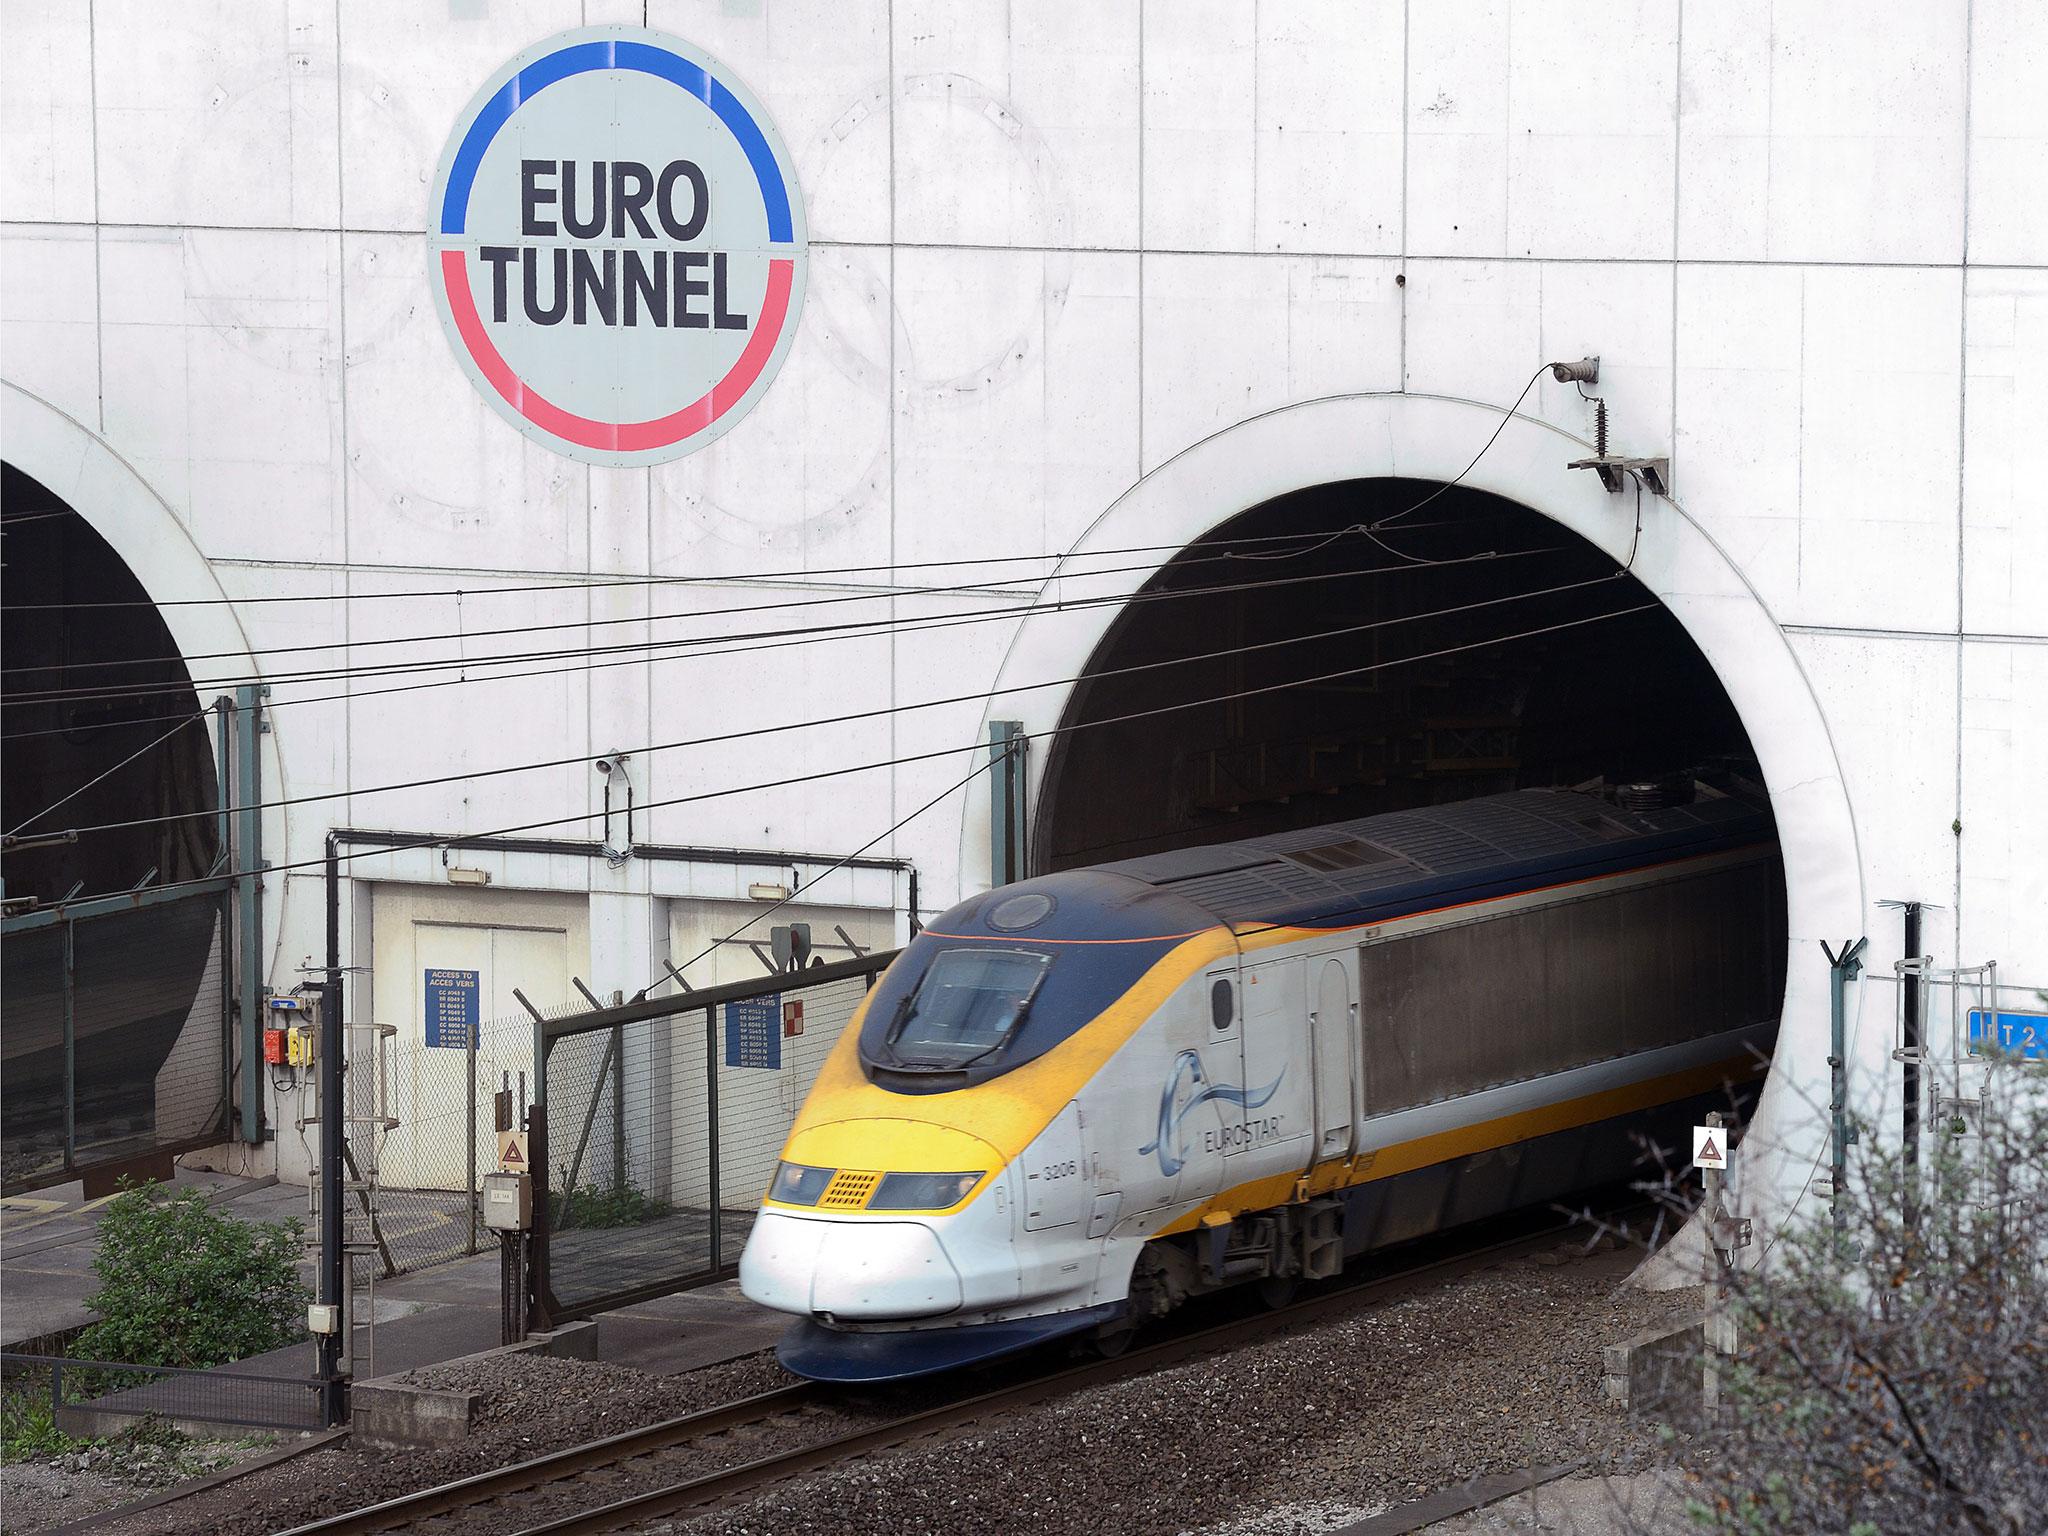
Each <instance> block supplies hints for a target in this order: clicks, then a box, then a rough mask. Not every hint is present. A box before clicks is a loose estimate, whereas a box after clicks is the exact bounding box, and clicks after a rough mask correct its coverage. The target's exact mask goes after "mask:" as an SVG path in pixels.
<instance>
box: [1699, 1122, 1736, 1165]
mask: <svg viewBox="0 0 2048 1536" xmlns="http://www.w3.org/2000/svg"><path fill="white" fill-rule="evenodd" d="M1692 1161H1693V1166H1694V1167H1695V1168H1726V1167H1727V1166H1728V1138H1727V1137H1726V1136H1725V1135H1723V1134H1722V1131H1721V1128H1720V1127H1719V1126H1715V1125H1696V1126H1694V1127H1693V1128H1692Z"/></svg>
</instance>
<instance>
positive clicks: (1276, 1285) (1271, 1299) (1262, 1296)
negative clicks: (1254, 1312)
mask: <svg viewBox="0 0 2048 1536" xmlns="http://www.w3.org/2000/svg"><path fill="white" fill-rule="evenodd" d="M1300 1289H1301V1282H1300V1281H1299V1280H1297V1279H1296V1278H1295V1277H1294V1276H1293V1275H1269V1276H1267V1277H1266V1278H1265V1279H1264V1280H1261V1281H1260V1282H1259V1283H1258V1293H1259V1301H1260V1303H1261V1304H1262V1305H1264V1306H1265V1308H1266V1309H1267V1310H1268V1311H1271V1312H1278V1311H1280V1310H1281V1309H1282V1308H1283V1307H1288V1306H1292V1305H1293V1304H1294V1294H1295V1292H1296V1291H1298V1290H1300Z"/></svg>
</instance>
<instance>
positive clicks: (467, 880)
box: [448, 864, 491, 885]
mask: <svg viewBox="0 0 2048 1536" xmlns="http://www.w3.org/2000/svg"><path fill="white" fill-rule="evenodd" d="M448 883H449V884H450V885H489V884H490V883H491V872H490V871H489V870H488V869H464V868H462V866H460V865H459V864H450V865H449V866H448Z"/></svg>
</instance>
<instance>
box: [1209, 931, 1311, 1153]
mask: <svg viewBox="0 0 2048 1536" xmlns="http://www.w3.org/2000/svg"><path fill="white" fill-rule="evenodd" d="M1306 966H1307V962H1306V961H1304V960H1301V959H1299V958H1297V959H1291V960H1268V961H1265V962H1264V963H1263V964H1260V965H1248V966H1246V967H1245V968H1244V972H1243V975H1244V1083H1243V1087H1242V1089H1241V1094H1240V1095H1239V1096H1241V1098H1242V1108H1241V1110H1240V1112H1239V1113H1240V1114H1241V1116H1242V1124H1243V1126H1244V1131H1243V1134H1242V1136H1241V1138H1240V1139H1239V1141H1238V1144H1237V1149H1238V1150H1240V1151H1242V1152H1245V1153H1248V1154H1251V1156H1250V1166H1249V1167H1248V1168H1247V1170H1246V1171H1245V1172H1244V1173H1236V1174H1234V1173H1232V1172H1230V1171H1229V1170H1226V1171H1225V1173H1224V1177H1223V1182H1224V1185H1225V1186H1226V1187H1227V1186H1229V1185H1230V1184H1231V1183H1233V1182H1235V1181H1237V1180H1238V1179H1242V1178H1246V1177H1258V1176H1261V1175H1264V1174H1270V1173H1272V1172H1275V1171H1276V1170H1277V1169H1279V1168H1281V1167H1306V1166H1307V1165H1308V1162H1309V1153H1310V1149H1311V1148H1312V1147H1313V1145H1314V1140H1313V1127H1312V1125H1311V1123H1310V1122H1311V1121H1312V1120H1313V1119H1314V1118H1315V1064H1314V1057H1313V1055H1312V1052H1311V1049H1310V1046H1309V1028H1308V1012H1309V1010H1308V998H1307V997H1306V995H1305V993H1306V982H1305V978H1304V976H1303V974H1302V973H1303V971H1304V970H1305V969H1306Z"/></svg>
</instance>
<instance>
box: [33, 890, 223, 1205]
mask: <svg viewBox="0 0 2048 1536" xmlns="http://www.w3.org/2000/svg"><path fill="white" fill-rule="evenodd" d="M229 883H230V882H228V881H225V880H223V881H218V882H208V886H207V888H205V889H201V890H198V891H194V892H191V893H189V894H180V895H177V896H172V897H156V898H152V897H151V896H150V895H149V894H148V893H137V894H136V895H134V896H127V897H115V898H112V899H111V900H109V901H96V902H92V903H89V904H79V905H77V906H74V907H71V908H63V907H59V908H54V909H52V910H50V911H48V912H31V913H28V914H26V915H25V916H20V917H11V918H8V919H7V920H6V923H5V925H4V929H0V996H4V997H5V998H6V1007H7V1028H6V1032H5V1036H4V1051H5V1063H4V1069H0V1124H4V1126H5V1130H4V1133H0V1157H4V1169H0V1174H4V1187H5V1191H6V1192H7V1193H8V1194H13V1193H16V1192H17V1191H20V1190H24V1189H36V1188H41V1187H44V1186H47V1185H50V1184H58V1183H63V1182H65V1181H66V1180H68V1179H73V1178H78V1177H81V1176H84V1177H94V1176H99V1177H111V1176H112V1175H113V1174H114V1173H115V1172H117V1171H119V1170H120V1169H122V1168H123V1167H126V1166H134V1167H138V1168H143V1169H147V1168H149V1167H150V1165H151V1164H153V1163H154V1164H157V1165H161V1164H163V1163H165V1162H167V1161H168V1159H169V1158H170V1157H171V1156H172V1155H174V1154H176V1153H178V1152H182V1151H187V1150H189V1149H191V1148H195V1147H204V1146H211V1145H213V1144H214V1143H216V1142H218V1141H221V1140H222V1139H224V1138H225V1137H226V1135H227V1134H228V1127H229V1118H228V1106H229V1074H230V1070H231V1061H232V1058H231V1055H230V1047H229V1038H230V1036H229V1031H230V1027H231V1021H230V1016H229V1000H230V988H229V985H228V973H227V966H228V953H227V932H228V930H227V907H226V902H227V900H228V891H227V888H228V885H229Z"/></svg>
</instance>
